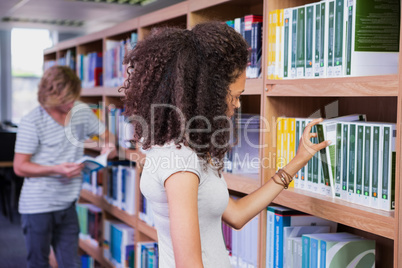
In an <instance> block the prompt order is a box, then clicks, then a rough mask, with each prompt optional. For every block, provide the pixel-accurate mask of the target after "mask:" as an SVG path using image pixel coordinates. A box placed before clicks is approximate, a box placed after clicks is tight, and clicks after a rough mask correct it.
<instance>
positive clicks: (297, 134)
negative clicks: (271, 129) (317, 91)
mask: <svg viewBox="0 0 402 268" xmlns="http://www.w3.org/2000/svg"><path fill="white" fill-rule="evenodd" d="M300 124H301V121H300V119H297V118H296V119H295V127H296V129H295V143H296V144H295V152H296V151H297V148H299V142H300V137H301V134H300ZM300 180H301V169H299V171H297V173H296V174H295V176H294V187H295V188H301V187H300V186H301V183H300Z"/></svg>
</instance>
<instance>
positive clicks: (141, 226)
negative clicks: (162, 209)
mask: <svg viewBox="0 0 402 268" xmlns="http://www.w3.org/2000/svg"><path fill="white" fill-rule="evenodd" d="M138 230H139V231H140V232H141V233H143V234H145V235H146V236H148V237H149V238H151V239H153V240H155V241H158V234H157V232H156V229H155V228H154V227H152V226H149V225H148V224H147V223H146V222H144V221H142V220H138Z"/></svg>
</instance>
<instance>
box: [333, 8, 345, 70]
mask: <svg viewBox="0 0 402 268" xmlns="http://www.w3.org/2000/svg"><path fill="white" fill-rule="evenodd" d="M344 1H345V0H335V3H336V6H335V37H334V66H335V68H334V75H335V76H342V75H343V67H344V38H345V36H344V35H345V31H346V29H345V25H344V24H345V3H344Z"/></svg>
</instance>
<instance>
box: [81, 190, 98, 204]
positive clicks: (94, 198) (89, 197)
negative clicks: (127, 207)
mask: <svg viewBox="0 0 402 268" xmlns="http://www.w3.org/2000/svg"><path fill="white" fill-rule="evenodd" d="M81 197H82V198H83V199H84V200H86V201H89V202H90V203H91V204H94V205H95V206H97V207H100V208H101V207H102V206H103V198H102V197H101V196H99V195H95V194H93V193H92V192H90V191H88V190H85V189H82V190H81Z"/></svg>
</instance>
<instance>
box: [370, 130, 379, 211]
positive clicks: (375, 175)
mask: <svg viewBox="0 0 402 268" xmlns="http://www.w3.org/2000/svg"><path fill="white" fill-rule="evenodd" d="M380 129H381V127H380V126H379V125H374V127H373V139H372V141H373V152H372V157H373V159H372V163H373V165H372V168H371V170H372V177H371V201H370V206H371V207H373V208H378V207H379V199H378V195H379V180H380V173H379V170H380V169H379V164H380ZM374 163H375V164H374Z"/></svg>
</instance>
